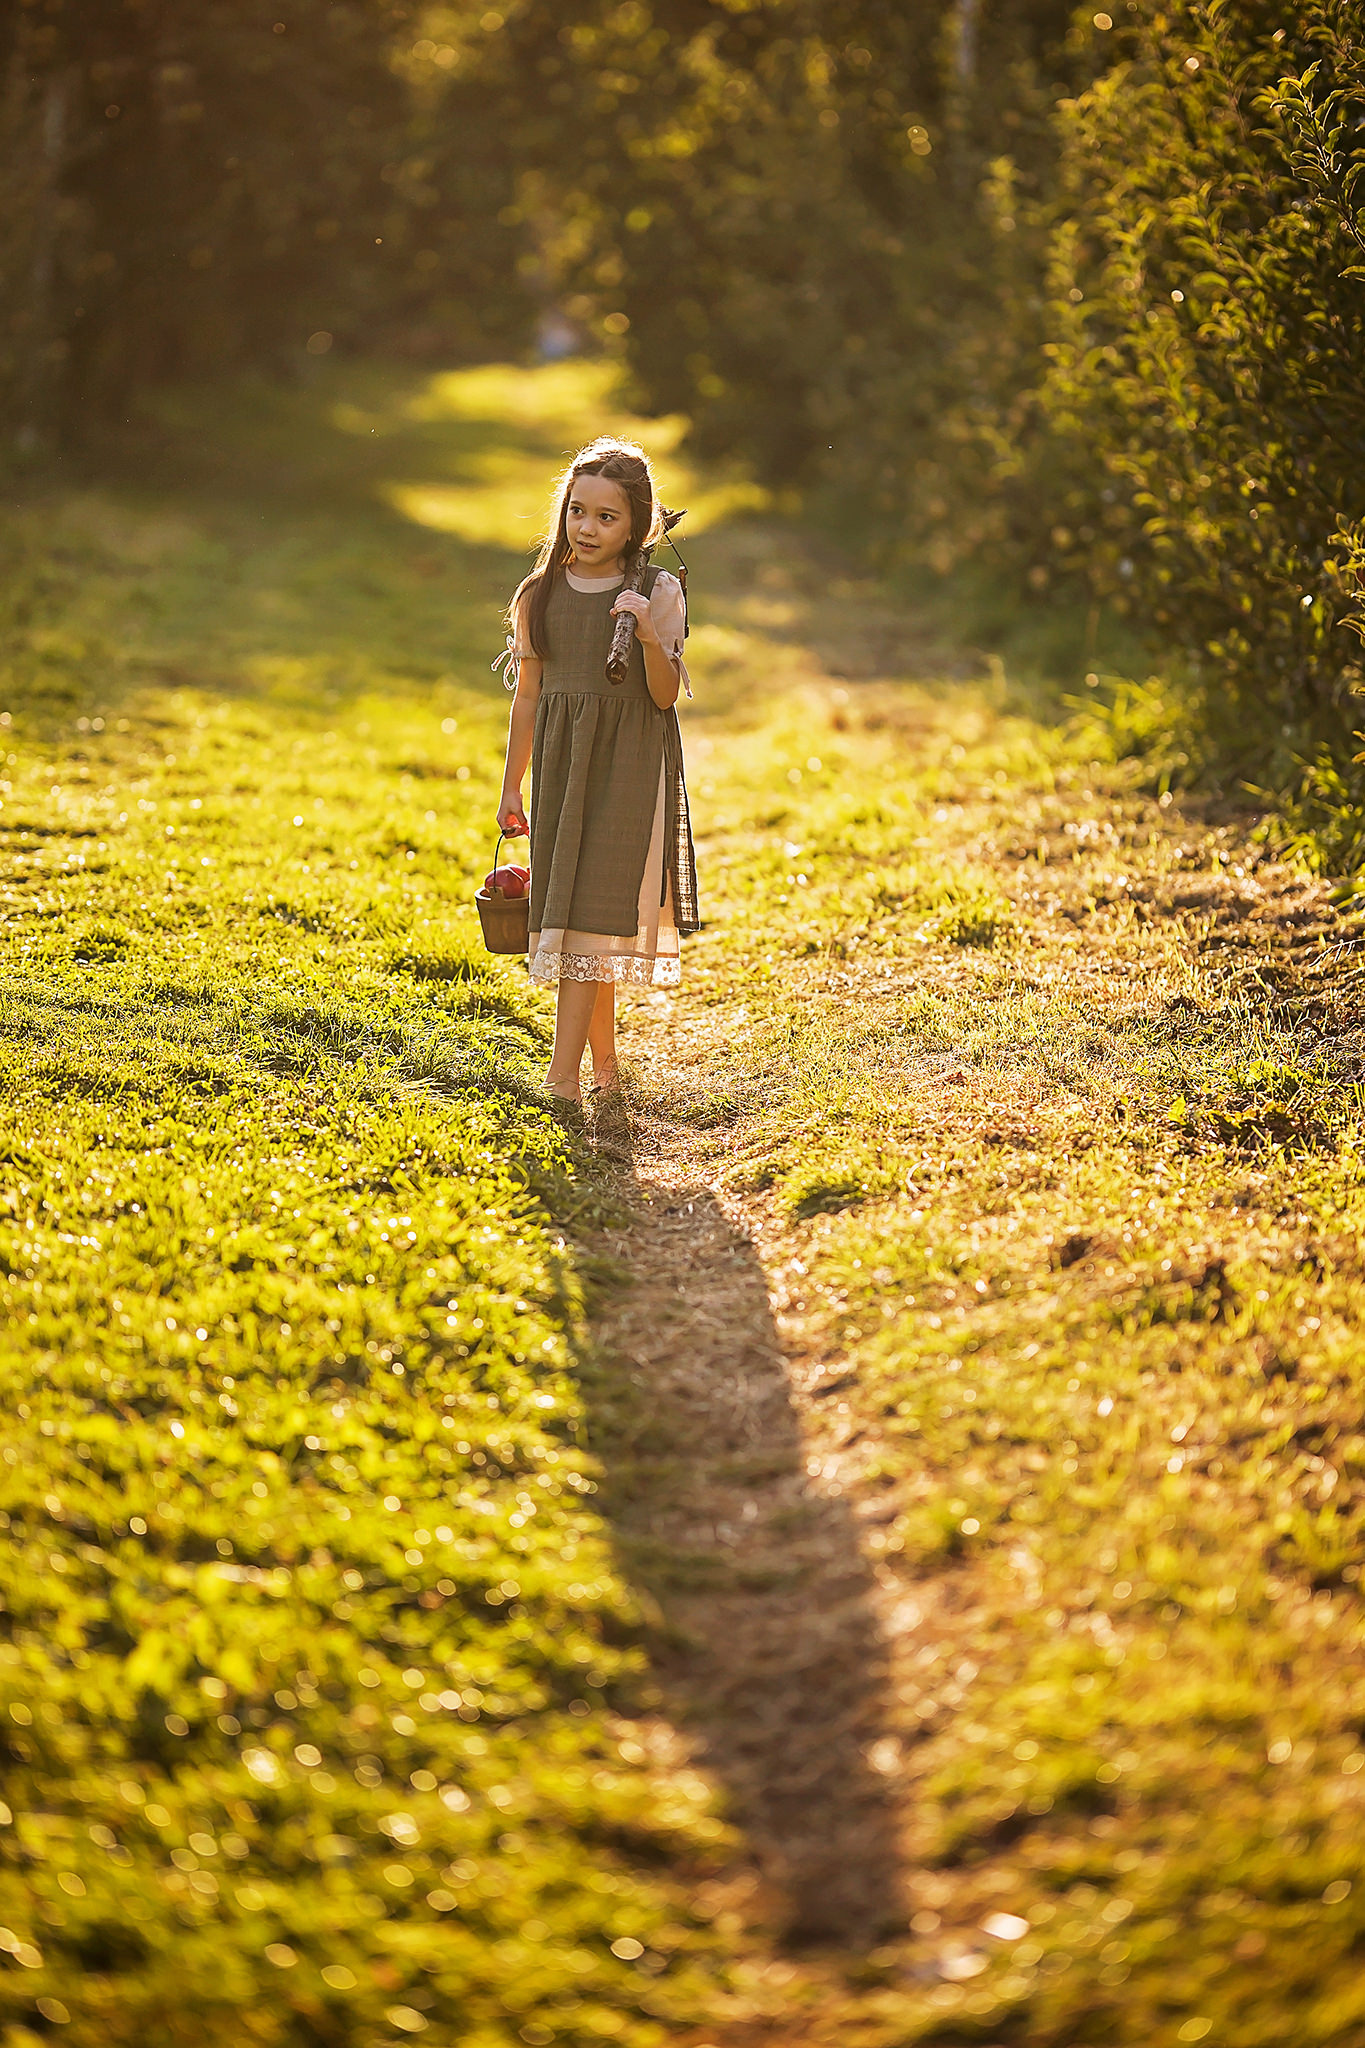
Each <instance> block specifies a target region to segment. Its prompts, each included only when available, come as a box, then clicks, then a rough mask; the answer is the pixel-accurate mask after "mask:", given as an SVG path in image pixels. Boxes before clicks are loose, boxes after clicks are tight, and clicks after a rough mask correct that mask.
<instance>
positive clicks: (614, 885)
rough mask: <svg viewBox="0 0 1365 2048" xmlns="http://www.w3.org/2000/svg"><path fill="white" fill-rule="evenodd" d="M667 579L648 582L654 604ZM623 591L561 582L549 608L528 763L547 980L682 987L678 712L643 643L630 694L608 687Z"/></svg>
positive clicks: (534, 960)
mask: <svg viewBox="0 0 1365 2048" xmlns="http://www.w3.org/2000/svg"><path fill="white" fill-rule="evenodd" d="M660 573H661V572H660V571H659V570H657V569H655V568H653V567H651V568H650V569H648V570H647V571H646V573H645V593H646V595H650V594H651V593H652V592H653V590H654V585H655V582H656V580H657V578H658V577H659V575H660ZM670 580H671V579H670ZM620 589H621V585H620V583H619V582H617V583H613V584H610V585H608V586H607V587H606V588H605V589H601V590H594V591H592V592H585V591H583V590H576V589H574V588H573V586H572V585H571V584H570V583H569V582H568V581H567V580H566V578H565V577H564V576H563V575H562V574H561V575H559V576H558V577H557V579H556V582H555V587H554V589H553V591H552V592H551V596H550V602H549V606H548V609H547V615H546V635H545V637H546V642H547V652H546V655H545V658H544V665H543V669H542V682H541V696H540V703H539V705H538V707H537V711H536V727H535V738H534V742H533V746H532V753H531V769H532V778H533V779H532V788H531V906H530V908H531V915H530V951H529V956H528V958H529V965H530V970H531V974H532V977H533V978H534V979H536V980H540V981H559V980H561V979H571V980H577V981H604V982H618V981H625V982H635V983H644V984H658V983H669V982H676V981H677V979H678V975H679V966H678V945H677V940H678V936H679V934H681V933H687V932H694V931H696V930H697V929H698V926H699V922H700V920H699V918H698V915H697V879H696V862H695V856H694V853H693V847H692V832H691V824H690V820H689V816H688V806H687V788H686V784H685V781H684V777H683V759H682V737H681V734H680V732H679V729H678V717H677V712H676V711H675V710H674V709H673V708H672V707H670V708H669V709H668V710H667V711H664V710H661V709H660V707H659V706H658V705H657V704H656V703H655V702H654V699H653V698H652V697H651V696H650V694H649V686H648V684H647V683H646V681H645V664H644V655H643V653H642V652H641V648H640V643H639V641H638V639H637V640H636V641H635V642H634V644H633V646H632V648H631V655H630V666H629V669H628V671H627V674H626V678H625V681H624V682H622V683H620V684H613V683H610V682H609V681H608V680H607V673H606V664H607V653H608V650H609V648H610V645H611V636H612V631H613V629H614V625H615V621H614V620H613V618H612V615H611V608H612V605H613V604H614V603H615V601H616V598H617V596H618V594H619V592H620ZM661 594H662V593H661Z"/></svg>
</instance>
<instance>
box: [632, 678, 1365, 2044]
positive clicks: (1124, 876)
mask: <svg viewBox="0 0 1365 2048" xmlns="http://www.w3.org/2000/svg"><path fill="white" fill-rule="evenodd" d="M798 735H799V737H798ZM1084 744H1085V742H1084V736H1082V737H1081V738H1080V739H1078V737H1077V734H1076V732H1075V730H1074V729H1073V730H1072V731H1071V732H1070V733H1065V732H1064V733H1061V734H1050V733H1047V732H1042V731H1037V730H1031V729H1030V728H1029V727H1028V726H1027V724H1026V723H1025V722H1016V723H1014V724H1013V725H1011V724H1010V723H1009V722H1008V721H1006V720H1003V719H1000V718H996V719H991V718H989V717H987V718H984V719H983V717H982V714H981V705H980V699H979V697H977V696H976V695H975V694H974V693H970V692H961V693H957V694H956V695H953V696H948V697H944V698H941V699H939V700H937V701H935V700H934V699H932V698H929V697H927V696H922V695H917V693H914V692H911V691H907V690H904V689H902V690H899V691H896V692H892V691H889V690H887V691H878V690H875V689H865V690H863V691H861V692H858V693H856V696H855V699H854V701H852V702H850V693H849V692H847V691H844V690H834V689H832V688H830V687H829V686H828V685H826V686H824V687H823V688H821V689H819V690H818V691H812V692H809V693H808V694H807V695H806V696H805V698H804V700H803V701H802V704H801V707H800V715H799V718H798V717H797V716H795V715H794V713H793V710H792V708H791V707H783V706H779V707H778V708H776V709H775V710H774V712H773V715H772V717H771V719H770V721H769V723H768V724H767V726H766V727H765V729H764V730H763V731H762V732H760V733H756V734H754V735H753V736H752V737H751V738H750V739H749V740H746V741H742V742H741V743H740V744H739V745H738V746H737V747H736V746H727V748H726V749H725V780H724V782H723V783H721V782H720V781H719V779H718V780H717V787H716V797H715V803H716V819H715V822H716V826H717V831H716V837H715V840H714V842H713V844H712V845H711V847H710V848H709V849H708V854H709V858H708V861H707V863H706V867H707V871H708V873H709V874H710V875H711V877H712V905H713V909H714V908H716V903H715V898H716V894H717V890H718V887H719V893H720V895H721V898H722V901H721V903H720V906H719V915H717V917H716V919H715V923H714V925H713V926H712V927H711V928H710V930H709V931H708V933H707V934H706V935H705V936H704V938H703V939H702V940H701V941H700V942H699V944H698V947H697V949H696V952H695V953H694V956H693V964H694V970H695V974H694V979H696V980H699V981H700V983H701V985H702V996H703V1000H704V1001H706V1002H708V1003H709V1005H710V1014H711V1020H712V1021H711V1023H710V1025H709V1029H708V1030H707V1031H706V1034H705V1038H704V1043H703V1045H702V1047H701V1049H700V1052H699V1055H698V1057H697V1058H696V1059H695V1061H694V1063H693V1065H692V1066H691V1068H690V1069H689V1072H688V1076H687V1084H686V1088H677V1089H674V1090H673V1091H671V1092H670V1091H665V1092H664V1094H663V1098H662V1100H663V1103H664V1104H665V1105H666V1106H671V1107H672V1110H673V1113H674V1114H677V1115H682V1116H687V1115H688V1114H689V1113H690V1112H689V1108H688V1098H689V1095H690V1093H691V1091H692V1090H694V1089H695V1090H696V1091H697V1092H698V1094H699V1095H700V1096H701V1097H702V1099H705V1094H706V1091H707V1090H708V1089H711V1090H716V1089H719V1088H720V1086H721V1084H722V1081H723V1079H724V1077H725V1076H726V1075H727V1074H729V1075H733V1072H734V1066H735V1058H736V1053H735V1048H736V1045H737V1044H742V1045H743V1056H742V1058H743V1070H744V1074H745V1087H744V1092H743V1094H742V1097H741V1102H740V1108H739V1113H738V1114H737V1115H736V1116H735V1117H732V1118H731V1119H730V1120H729V1122H728V1123H727V1124H726V1125H725V1126H724V1127H723V1128H719V1129H713V1128H712V1127H711V1126H710V1124H709V1121H708V1120H705V1119H703V1120H702V1125H703V1127H702V1129H701V1130H700V1131H699V1133H698V1139H697V1144H698V1147H699V1150H700V1153H701V1155H702V1156H703V1157H704V1159H705V1161H706V1163H705V1166H704V1168H703V1169H702V1170H703V1172H704V1174H705V1176H706V1178H707V1179H709V1180H710V1181H711V1182H712V1183H713V1184H714V1185H716V1186H717V1187H719V1188H720V1189H722V1190H725V1191H728V1194H729V1198H730V1199H731V1200H732V1201H738V1202H739V1203H740V1204H741V1205H742V1206H743V1210H744V1213H745V1214H746V1215H747V1216H748V1217H749V1219H750V1223H751V1227H753V1228H755V1229H756V1230H757V1231H758V1232H759V1233H760V1235H761V1237H762V1241H763V1243H764V1248H765V1258H766V1259H767V1261H768V1263H769V1266H770V1270H773V1271H774V1272H775V1275H776V1278H775V1281H774V1285H775V1288H776V1293H777V1301H778V1305H779V1307H780V1308H781V1310H782V1313H783V1316H784V1320H785V1324H786V1326H787V1327H788V1328H790V1329H793V1330H797V1331H799V1333H800V1334H799V1337H798V1338H797V1340H796V1341H797V1343H798V1345H799V1356H800V1358H801V1361H802V1366H801V1370H802V1371H803V1373H804V1374H806V1375H808V1376H809V1375H811V1374H812V1373H813V1374H815V1375H816V1379H815V1382H814V1384H815V1393H814V1396H813V1398H810V1399H809V1401H808V1404H807V1409H806V1449H807V1450H808V1451H809V1453H810V1470H811V1471H812V1472H813V1473H818V1474H819V1475H820V1478H819V1479H818V1480H817V1481H816V1485H817V1489H819V1488H821V1487H823V1488H832V1489H833V1491H834V1493H835V1494H837V1495H844V1496H846V1497H848V1498H849V1499H850V1500H851V1501H852V1502H853V1503H855V1506H856V1508H857V1511H858V1513H859V1514H860V1516H862V1517H863V1518H864V1519H863V1523H862V1527H863V1539H862V1540H863V1544H864V1547H865V1554H866V1555H867V1556H868V1558H869V1559H870V1560H871V1561H872V1564H873V1566H874V1570H875V1572H876V1574H877V1577H878V1579H879V1582H880V1586H881V1591H882V1600H883V1603H884V1604H883V1607H882V1610H881V1611H882V1616H883V1625H884V1628H885V1631H886V1635H885V1641H886V1644H887V1649H888V1654H889V1656H890V1659H891V1674H890V1679H889V1683H888V1686H887V1689H886V1693H885V1696H884V1700H883V1704H882V1724H881V1731H880V1736H879V1744H878V1745H877V1746H878V1747H880V1746H881V1745H885V1748H884V1757H885V1768H886V1770H887V1772H888V1775H889V1777H890V1779H891V1782H892V1784H893V1785H894V1788H895V1797H896V1801H897V1805H898V1809H899V1811H900V1812H901V1814H902V1816H903V1827H904V1851H905V1859H906V1869H907V1873H908V1885H909V1894H910V1898H909V1904H910V1909H911V1911H912V1913H913V1919H912V1920H911V1924H910V1927H909V1929H908V1930H903V1931H900V1932H896V1933H893V1934H892V1935H890V1936H889V1937H887V1938H883V1939H881V1940H879V1941H878V1942H877V1943H876V1945H875V1946H873V1947H872V1948H871V1950H870V1953H869V1954H868V1956H867V1959H866V1970H865V1974H864V1975H863V1976H862V1977H861V1978H860V1979H859V1978H856V1977H855V1978H854V1979H853V1980H852V1981H853V1984H854V1985H855V1986H856V1987H857V1988H856V1989H846V1990H845V1993H844V1998H845V2000H846V2002H845V2003H839V2004H836V2005H835V2006H834V2007H833V2008H832V2009H831V2011H829V2012H828V2013H827V2014H825V2015H823V2016H822V2018H821V2019H820V2020H819V2021H818V2022H816V2023H812V2027H811V2032H810V2038H811V2039H818V2040H820V2041H821V2042H825V2041H828V2042H831V2043H832V2042H834V2041H842V2040H846V2039H856V2040H857V2041H859V2042H867V2043H874V2042H875V2043H877V2044H885V2048H891V2044H895V2048H903V2044H906V2043H909V2042H920V2041H923V2042H925V2043H930V2042H932V2043H934V2044H936V2048H937V2044H939V2043H943V2042H947V2041H953V2042H958V2041H961V2042H973V2041H979V2042H983V2043H984V2042H1000V2043H1009V2044H1027V2048H1036V2044H1047V2048H1052V2044H1054V2043H1055V2044H1062V2043H1065V2044H1077V2048H1081V2044H1084V2048H1100V2044H1101V2043H1103V2044H1111V2043H1119V2042H1122V2043H1133V2044H1134V2048H1137V2044H1143V2048H1146V2044H1151V2043H1166V2042H1171V2043H1176V2042H1185V2041H1195V2040H1202V2039H1208V2040H1209V2041H1210V2042H1211V2043H1212V2042H1217V2043H1227V2044H1234V2048H1271V2044H1272V2043H1279V2042H1283V2041H1286V2040H1290V2039H1292V2040H1293V2041H1294V2042H1295V2043H1296V2044H1300V2043H1302V2044H1305V2048H1306V2044H1308V2043H1313V2044H1329V2043H1330V2044H1333V2048H1345V2044H1348V2043H1354V2042H1356V2041H1358V2040H1359V2039H1360V2038H1361V2035H1362V2030H1363V2029H1365V1992H1362V1988H1361V1986H1362V1980H1361V1975H1360V1970H1359V1955H1360V1951H1361V1946H1362V1944H1365V1849H1363V1848H1362V1843H1363V1842H1365V1834H1363V1833H1362V1817H1363V1808H1362V1798H1363V1797H1365V1754H1363V1753H1362V1752H1363V1751H1365V1721H1363V1720H1362V1705H1363V1703H1365V1625H1363V1621H1362V1608H1361V1600H1360V1590H1359V1574H1360V1569H1361V1565H1362V1562H1365V1402H1363V1401H1362V1378H1361V1343H1360V1329H1361V1324H1362V1317H1363V1316H1365V1266H1363V1265H1362V1260H1361V1255H1360V1250H1359V1245H1360V1232H1361V1225H1362V1222H1365V1118H1363V1117H1362V1097H1361V1091H1360V1083H1359V1064H1358V1063H1359V1056H1360V1037H1359V1031H1358V1026H1357V1024H1356V1021H1355V1015H1354V1005H1353V998H1352V994H1351V987H1352V981H1351V976H1352V969H1351V966H1350V961H1351V958H1352V953H1353V948H1354V946H1355V945H1356V944H1357V943H1358V940H1357V938H1356V935H1355V934H1354V932H1353V931H1352V929H1351V928H1349V927H1346V926H1343V925H1340V924H1338V922H1337V920H1336V918H1335V917H1334V915H1333V912H1332V910H1331V908H1330V905H1329V903H1328V902H1327V899H1326V895H1325V892H1324V891H1322V890H1317V891H1316V892H1315V891H1314V890H1313V888H1312V887H1311V885H1307V884H1305V883H1304V882H1303V881H1302V879H1301V878H1300V877H1298V876H1296V875H1295V874H1294V873H1293V872H1292V871H1286V870H1281V869H1277V868H1276V867H1275V866H1274V865H1273V864H1267V863H1266V861H1265V857H1264V855H1263V854H1262V853H1261V852H1259V851H1258V850H1257V849H1256V848H1255V847H1254V846H1252V845H1249V844H1248V841H1247V835H1246V830H1245V828H1244V827H1238V826H1237V825H1235V824H1234V825H1223V826H1220V827H1210V826H1206V825H1201V824H1200V823H1199V822H1198V821H1197V820H1196V819H1185V820H1182V819H1181V818H1180V817H1179V815H1178V814H1177V813H1176V812H1175V811H1174V810H1173V809H1171V808H1170V805H1169V799H1168V800H1167V801H1166V803H1165V804H1163V803H1162V802H1160V801H1158V800H1153V799H1151V798H1148V797H1146V796H1143V795H1140V794H1137V793H1135V791H1134V785H1135V784H1136V785H1139V786H1140V784H1141V781H1142V780H1143V779H1145V777H1144V771H1143V769H1142V767H1141V764H1138V765H1137V766H1135V767H1131V768H1130V767H1129V766H1128V765H1127V764H1126V763H1125V764H1121V765H1120V766H1118V767H1114V766H1113V765H1112V764H1111V765H1110V766H1108V767H1106V766H1104V765H1102V763H1099V762H1096V761H1094V760H1093V759H1092V760H1087V758H1086V754H1085V752H1084V751H1081V749H1082V748H1083V747H1084ZM718 751H719V750H718ZM802 757H806V758H804V759H803V758H802ZM789 761H791V762H794V763H799V774H800V778H801V779H800V781H799V782H795V781H793V782H792V783H790V784H789V785H788V786H789V787H790V788H791V789H792V791H793V792H794V793H793V796H792V798H791V799H790V801H788V802H786V803H784V804H779V805H776V806H775V805H774V803H773V789H774V785H775V784H776V786H778V787H779V788H780V787H781V782H782V780H783V779H784V776H785V772H786V766H787V763H788V762H789ZM817 761H818V764H819V765H818V767H817V766H815V765H814V764H815V763H816V762H817ZM774 769H776V771H777V773H776V774H775V773H774ZM869 788H872V789H875V790H876V792H877V794H876V796H875V799H869V798H868V797H867V796H865V795H863V794H854V793H852V792H855V791H858V792H861V791H865V790H867V789H869ZM939 902H944V903H947V904H949V905H955V904H967V905H976V904H983V905H984V904H989V905H990V913H989V919H990V943H989V944H988V945H984V944H982V943H981V937H980V935H979V933H980V927H979V925H978V924H976V923H958V922H956V921H955V920H954V918H953V917H952V916H951V915H949V916H945V915H944V913H943V911H942V910H939V909H937V908H936V907H934V906H936V905H937V904H938V903H939ZM1338 977H1340V979H1338ZM822 1377H823V1379H824V1380H827V1381H828V1382H829V1384H830V1385H831V1387H832V1388H833V1392H834V1394H837V1399H836V1398H832V1397H831V1398H825V1397H823V1396H822V1394H821V1391H820V1385H821V1378H822ZM774 1530H776V1518H775V1521H774ZM1001 1912H1004V1913H1005V1914H1007V1915H1009V1916H1012V1919H1011V1922H1010V1925H1009V1930H1008V1931H1007V1933H1006V1934H1005V1935H1004V1936H1003V1937H1002V1936H999V1935H997V1934H994V1933H992V1932H991V1931H990V1930H991V1927H992V1924H993V1923H992V1915H993V1914H998V1913H1001ZM1025 1923H1027V1925H1025ZM916 1978H918V1979H920V1980H921V1981H920V1984H919V1985H918V1986H916V1983H915V1979H916Z"/></svg>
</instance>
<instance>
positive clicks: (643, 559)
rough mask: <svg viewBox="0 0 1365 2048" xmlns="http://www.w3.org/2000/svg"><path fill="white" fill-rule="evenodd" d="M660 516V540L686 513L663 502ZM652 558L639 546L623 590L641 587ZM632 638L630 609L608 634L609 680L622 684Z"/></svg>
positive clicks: (648, 551) (652, 553) (632, 623)
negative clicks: (609, 635) (609, 643)
mask: <svg viewBox="0 0 1365 2048" xmlns="http://www.w3.org/2000/svg"><path fill="white" fill-rule="evenodd" d="M659 515H660V519H661V521H662V528H661V531H660V534H659V539H660V540H662V539H663V538H664V536H665V535H666V534H670V533H672V531H673V529H674V527H675V526H676V525H677V524H678V522H679V520H681V519H685V518H686V516H687V514H686V511H685V510H684V511H682V512H670V511H669V509H668V507H667V506H666V505H661V506H660V507H659ZM657 545H658V542H656V543H655V546H657ZM653 557H654V548H653V547H648V548H641V549H640V552H639V553H638V554H637V555H636V557H635V562H634V565H633V567H632V568H631V569H630V571H629V572H628V574H627V576H626V580H625V583H624V585H623V586H622V587H623V588H624V589H626V590H643V588H644V582H645V571H646V569H648V567H649V565H650V562H651V561H652V560H653ZM634 638H635V617H634V614H633V613H632V612H621V613H620V614H619V615H618V617H617V620H616V626H615V629H614V630H613V632H612V636H611V647H610V648H609V650H608V652H607V681H608V682H610V683H623V682H624V681H625V679H626V667H627V664H628V663H629V661H630V647H631V642H632V641H633V639H634Z"/></svg>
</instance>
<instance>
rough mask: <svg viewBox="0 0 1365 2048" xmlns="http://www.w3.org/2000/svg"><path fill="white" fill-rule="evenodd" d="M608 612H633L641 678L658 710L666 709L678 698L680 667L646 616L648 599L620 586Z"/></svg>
mask: <svg viewBox="0 0 1365 2048" xmlns="http://www.w3.org/2000/svg"><path fill="white" fill-rule="evenodd" d="M612 612H613V614H615V613H617V612H634V614H635V631H636V635H637V637H638V639H639V642H640V652H641V653H642V654H643V655H644V658H645V681H646V683H648V685H649V694H650V696H651V697H652V698H653V699H654V702H655V703H656V704H657V705H658V707H659V709H660V710H661V711H667V710H668V708H669V706H670V705H672V704H676V703H677V701H678V687H679V675H680V668H679V663H678V662H677V661H676V660H675V659H674V657H673V656H672V655H671V654H670V653H669V652H668V651H667V649H666V648H665V646H664V644H663V642H662V640H660V638H659V635H658V631H657V629H656V627H655V624H654V620H653V618H652V617H651V616H650V609H649V599H648V598H647V597H645V596H644V595H643V593H642V592H640V591H638V590H623V591H622V592H621V595H620V596H619V597H618V598H617V600H616V602H615V604H614V605H613V606H612Z"/></svg>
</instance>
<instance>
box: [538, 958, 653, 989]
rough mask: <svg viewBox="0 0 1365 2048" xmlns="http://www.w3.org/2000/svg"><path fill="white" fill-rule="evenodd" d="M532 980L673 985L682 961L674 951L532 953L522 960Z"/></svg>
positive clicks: (642, 985)
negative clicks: (650, 953) (655, 953)
mask: <svg viewBox="0 0 1365 2048" xmlns="http://www.w3.org/2000/svg"><path fill="white" fill-rule="evenodd" d="M526 965H527V968H528V971H529V973H530V976H531V979H532V981H610V982H627V983H629V984H631V985H632V986H635V987H638V988H676V987H677V985H678V983H679V982H680V981H681V980H682V962H681V961H680V960H679V959H678V957H677V955H676V954H671V955H670V954H664V955H662V956H661V957H658V958H656V959H653V960H650V959H648V958H642V957H641V956H640V955H638V954H635V955H631V954H627V953H540V952H537V953H533V954H532V955H531V957H530V959H529V960H528V961H527V963H526Z"/></svg>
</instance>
